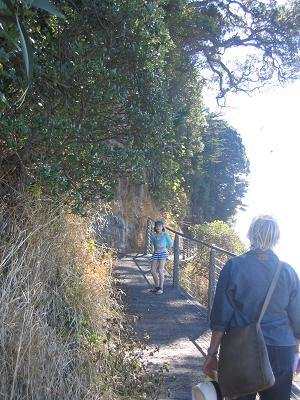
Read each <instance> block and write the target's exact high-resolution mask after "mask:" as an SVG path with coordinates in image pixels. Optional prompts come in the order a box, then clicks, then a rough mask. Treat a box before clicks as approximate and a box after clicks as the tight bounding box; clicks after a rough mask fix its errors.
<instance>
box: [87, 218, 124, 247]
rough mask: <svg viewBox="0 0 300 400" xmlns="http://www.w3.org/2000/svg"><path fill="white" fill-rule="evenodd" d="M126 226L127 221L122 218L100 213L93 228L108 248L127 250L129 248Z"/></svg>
mask: <svg viewBox="0 0 300 400" xmlns="http://www.w3.org/2000/svg"><path fill="white" fill-rule="evenodd" d="M126 225H127V224H126V221H125V220H124V218H122V217H121V216H117V215H113V214H107V213H105V212H101V211H99V212H98V213H97V214H96V221H95V223H94V226H93V228H94V231H95V233H96V236H97V237H99V239H100V241H101V243H105V244H106V245H107V246H108V247H113V248H117V249H119V250H125V249H126V247H127V240H126Z"/></svg>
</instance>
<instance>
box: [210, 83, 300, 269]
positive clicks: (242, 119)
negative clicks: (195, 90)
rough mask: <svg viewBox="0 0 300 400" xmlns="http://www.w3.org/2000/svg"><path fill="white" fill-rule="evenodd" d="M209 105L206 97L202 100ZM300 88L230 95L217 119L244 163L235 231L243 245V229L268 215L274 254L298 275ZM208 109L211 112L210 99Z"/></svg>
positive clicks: (213, 106) (290, 86) (299, 263)
mask: <svg viewBox="0 0 300 400" xmlns="http://www.w3.org/2000/svg"><path fill="white" fill-rule="evenodd" d="M208 99H209V96H208ZM299 100H300V82H294V83H292V84H289V85H287V86H286V87H285V88H273V89H271V90H270V89H268V91H267V90H264V91H263V92H257V93H255V94H252V95H251V97H249V96H248V95H246V94H236V95H230V96H229V97H228V99H227V106H228V107H227V108H226V109H225V110H223V115H222V117H223V118H224V119H225V120H226V121H227V122H228V123H229V124H230V125H232V126H233V127H234V128H236V129H237V131H238V132H239V133H240V135H241V137H242V140H243V143H244V145H245V147H246V152H247V155H248V158H249V160H250V169H251V172H250V175H249V182H250V185H249V190H248V193H247V196H246V197H245V199H244V203H245V204H246V205H247V210H246V211H245V212H242V211H240V212H238V214H237V216H236V219H237V222H236V230H237V231H238V233H239V234H240V236H241V238H242V240H243V241H245V243H247V240H246V233H247V229H248V226H249V224H250V222H251V220H252V218H253V216H255V215H257V214H271V215H273V216H274V217H275V218H276V219H277V220H278V222H279V225H280V230H281V239H280V243H279V244H278V245H277V246H276V248H275V249H274V250H275V252H276V253H277V254H278V255H279V256H280V257H281V259H282V260H283V261H287V262H289V263H290V264H291V265H292V266H293V267H294V268H295V269H297V271H298V273H300V261H299V260H298V246H299V240H298V231H299V226H300V218H299V210H298V204H299V188H298V185H299V160H300V153H299V144H300V143H299V142H300V139H299V137H300V121H299V116H300V112H299V110H300V108H299V104H300V101H299ZM208 101H209V103H210V104H208V105H209V106H210V107H211V109H212V110H216V103H215V102H214V101H212V100H211V99H209V100H208Z"/></svg>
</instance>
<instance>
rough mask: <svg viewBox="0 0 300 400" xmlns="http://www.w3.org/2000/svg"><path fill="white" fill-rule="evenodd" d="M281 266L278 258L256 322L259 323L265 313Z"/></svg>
mask: <svg viewBox="0 0 300 400" xmlns="http://www.w3.org/2000/svg"><path fill="white" fill-rule="evenodd" d="M281 267H282V262H281V261H279V260H278V262H277V269H276V272H275V274H274V276H273V279H272V282H271V284H270V287H269V289H268V292H267V295H266V298H265V301H264V304H263V306H262V309H261V312H260V316H259V318H258V323H259V324H260V323H261V320H262V319H263V317H264V315H265V312H266V310H267V307H268V305H269V303H270V300H271V297H272V294H273V292H274V289H275V286H276V283H277V281H278V278H279V274H280V271H281Z"/></svg>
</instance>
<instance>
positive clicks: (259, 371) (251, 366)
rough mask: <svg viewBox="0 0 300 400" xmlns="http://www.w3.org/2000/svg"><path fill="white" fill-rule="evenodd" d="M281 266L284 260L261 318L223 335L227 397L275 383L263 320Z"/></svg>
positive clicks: (221, 366) (222, 384) (222, 377)
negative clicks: (261, 324)
mask: <svg viewBox="0 0 300 400" xmlns="http://www.w3.org/2000/svg"><path fill="white" fill-rule="evenodd" d="M281 266H282V264H281V262H278V265H277V269H276V271H275V274H274V277H273V279H272V282H271V284H270V287H269V289H268V292H267V295H266V298H265V301H264V304H263V306H262V309H261V313H260V316H259V318H258V321H257V322H256V323H254V324H251V325H247V326H245V327H242V328H236V329H232V330H230V331H229V332H228V333H227V334H225V335H224V336H223V338H222V341H221V346H220V354H219V364H218V380H219V384H220V387H221V391H222V395H223V396H225V397H230V398H231V399H236V398H238V397H241V396H245V395H248V394H252V393H257V392H260V391H262V390H265V389H267V388H269V387H271V386H273V385H274V383H275V378H274V374H273V371H272V368H271V365H270V361H269V356H268V352H267V347H266V344H265V340H264V337H263V334H262V331H261V327H260V323H261V321H262V319H263V316H264V314H265V312H266V309H267V307H268V305H269V302H270V300H271V297H272V294H273V291H274V289H275V286H276V283H277V280H278V278H279V274H280V271H281Z"/></svg>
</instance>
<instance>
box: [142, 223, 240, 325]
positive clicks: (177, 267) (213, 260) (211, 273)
mask: <svg viewBox="0 0 300 400" xmlns="http://www.w3.org/2000/svg"><path fill="white" fill-rule="evenodd" d="M154 222H155V220H154V219H153V218H151V217H148V218H147V228H146V237H145V254H149V253H151V249H152V244H151V233H152V229H153V223H154ZM165 229H166V230H168V231H169V232H172V233H173V234H175V238H174V246H173V249H174V257H173V268H172V271H171V273H172V275H173V287H179V286H180V284H183V285H184V287H185V289H186V290H187V292H188V293H189V294H191V293H192V291H195V295H196V297H198V295H200V297H201V298H202V295H203V293H202V292H201V293H200V292H199V287H197V286H196V285H194V286H193V284H192V283H193V282H192V281H191V279H186V274H185V273H184V266H186V265H187V264H188V263H189V262H191V261H192V260H193V259H195V258H196V254H195V253H194V252H195V250H196V251H197V249H198V248H199V245H200V246H204V247H206V248H207V249H209V251H210V254H209V266H208V277H206V276H204V275H203V276H202V278H206V279H208V289H205V290H206V291H205V293H206V294H204V298H203V299H205V303H207V309H208V313H207V314H208V315H207V316H208V318H209V317H210V312H211V308H212V304H213V300H214V296H215V291H216V286H217V281H218V278H219V275H220V272H221V269H222V267H221V266H220V264H221V265H224V262H222V260H219V259H218V258H217V257H216V255H217V252H220V253H223V254H225V255H227V256H229V257H235V256H236V254H234V253H231V252H230V251H227V250H225V249H222V248H221V247H218V246H215V245H214V244H210V243H207V242H204V241H202V240H199V239H194V238H192V237H189V236H187V235H185V234H184V233H182V232H179V231H176V230H175V229H172V228H170V227H168V226H165ZM179 238H182V239H183V240H184V242H183V249H182V250H180V240H179ZM191 243H192V244H193V246H192V247H191V246H189V244H191ZM193 253H194V254H193ZM181 254H182V256H181ZM218 264H219V265H218ZM201 301H202V300H201Z"/></svg>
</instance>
